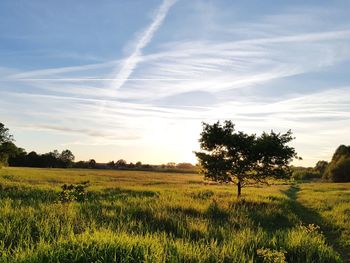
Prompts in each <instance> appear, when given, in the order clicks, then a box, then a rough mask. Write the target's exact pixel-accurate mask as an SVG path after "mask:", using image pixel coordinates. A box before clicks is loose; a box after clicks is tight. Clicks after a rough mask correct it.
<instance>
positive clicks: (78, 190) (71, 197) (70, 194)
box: [59, 182, 89, 203]
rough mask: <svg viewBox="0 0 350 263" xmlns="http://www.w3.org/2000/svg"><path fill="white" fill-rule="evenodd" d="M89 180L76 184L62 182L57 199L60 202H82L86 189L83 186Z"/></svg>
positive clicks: (85, 185) (84, 198)
mask: <svg viewBox="0 0 350 263" xmlns="http://www.w3.org/2000/svg"><path fill="white" fill-rule="evenodd" d="M88 184H89V182H82V183H80V184H77V185H73V184H70V185H67V184H64V185H62V186H61V188H62V191H61V193H60V196H59V200H60V201H61V202H62V203H68V202H72V201H77V202H83V201H85V200H86V190H85V188H86V187H88Z"/></svg>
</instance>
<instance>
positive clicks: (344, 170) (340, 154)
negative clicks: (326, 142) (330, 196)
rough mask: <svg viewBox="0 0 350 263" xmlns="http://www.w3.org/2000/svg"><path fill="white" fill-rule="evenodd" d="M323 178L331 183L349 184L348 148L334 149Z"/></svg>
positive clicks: (349, 163) (349, 151)
mask: <svg viewBox="0 0 350 263" xmlns="http://www.w3.org/2000/svg"><path fill="white" fill-rule="evenodd" d="M323 178H324V179H326V180H329V181H332V182H350V146H345V145H340V146H339V147H338V148H337V149H336V151H335V153H334V154H333V157H332V160H331V162H330V163H329V164H328V165H327V168H326V171H325V172H324V174H323Z"/></svg>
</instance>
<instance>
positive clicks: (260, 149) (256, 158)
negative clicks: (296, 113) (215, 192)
mask: <svg viewBox="0 0 350 263" xmlns="http://www.w3.org/2000/svg"><path fill="white" fill-rule="evenodd" d="M293 139H294V138H293V137H292V132H291V131H288V132H287V133H285V134H281V133H275V132H273V131H271V132H270V133H266V132H264V133H263V134H262V135H261V136H256V135H255V134H252V135H248V134H246V133H244V132H237V131H235V129H234V124H233V123H232V122H231V121H225V122H224V124H223V125H222V124H221V123H220V122H219V121H218V122H216V123H214V124H212V125H210V124H207V123H203V131H202V133H201V136H200V139H199V143H200V147H201V149H202V151H199V152H195V154H196V156H197V158H198V160H199V162H200V165H201V167H202V173H203V174H204V176H205V177H206V178H208V179H211V180H214V181H218V182H225V183H231V182H233V183H235V184H237V196H238V197H240V196H241V188H242V187H243V186H244V185H246V184H248V183H251V182H265V180H264V179H266V178H267V177H280V178H282V177H287V176H290V175H291V169H290V167H289V164H290V162H291V161H292V160H293V158H298V157H297V154H296V152H295V149H294V148H293V147H290V146H288V145H287V144H288V143H289V142H290V141H292V140H293Z"/></svg>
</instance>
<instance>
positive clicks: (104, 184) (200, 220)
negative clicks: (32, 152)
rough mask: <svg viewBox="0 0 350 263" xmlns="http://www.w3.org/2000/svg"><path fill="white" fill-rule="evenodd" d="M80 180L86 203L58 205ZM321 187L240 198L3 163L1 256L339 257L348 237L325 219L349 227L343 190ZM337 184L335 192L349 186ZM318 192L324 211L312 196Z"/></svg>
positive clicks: (222, 190) (203, 188)
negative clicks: (335, 234) (63, 191)
mask: <svg viewBox="0 0 350 263" xmlns="http://www.w3.org/2000/svg"><path fill="white" fill-rule="evenodd" d="M82 181H90V185H91V186H90V187H88V188H87V191H88V194H87V200H86V201H84V202H81V203H79V202H68V203H61V202H60V201H59V192H60V186H61V185H62V184H64V183H67V184H70V183H79V182H82ZM318 185H321V186H318ZM323 186H324V185H322V184H307V185H306V184H305V185H301V186H300V187H298V188H296V187H294V186H292V185H286V184H283V185H282V184H277V185H273V186H271V187H255V188H253V187H250V188H245V189H244V191H243V194H244V199H243V200H237V199H236V198H235V197H234V196H235V188H234V187H233V186H230V185H206V184H204V183H203V181H202V178H201V177H200V176H198V175H195V174H174V173H170V174H166V173H158V172H157V173H151V172H149V173H147V172H135V171H101V170H60V169H28V168H6V169H2V170H0V262H283V261H287V262H342V261H343V259H344V258H345V257H344V251H346V246H348V245H349V244H348V243H347V241H346V240H347V237H348V236H347V234H344V235H343V236H342V235H339V237H340V236H341V238H343V239H339V240H342V242H340V243H341V244H342V246H343V247H341V245H340V243H339V244H338V243H337V244H336V243H335V242H336V241H335V240H331V239H329V238H328V236H327V235H326V234H325V233H324V232H323V231H324V230H328V228H327V229H323V227H324V226H325V224H324V223H323V222H324V220H327V218H330V217H331V214H332V215H333V216H336V217H337V220H336V221H335V222H334V228H335V229H338V228H342V229H347V230H346V231H348V230H349V229H350V227H349V225H348V222H347V221H346V219H344V220H343V221H342V219H341V217H342V216H343V217H344V218H346V216H347V211H348V210H347V208H346V200H347V202H348V201H349V198H350V196H349V195H347V194H344V195H343V196H342V197H341V198H340V199H337V197H336V196H335V195H334V193H333V190H332V189H333V188H332V187H331V186H329V187H328V186H324V188H322V187H323ZM342 187H343V189H342V190H339V189H338V188H337V190H334V191H340V192H341V193H348V191H350V185H348V184H343V185H342ZM321 188H322V189H324V192H323V193H322V196H323V197H324V198H327V197H326V196H327V195H328V194H329V196H330V198H334V200H333V199H331V200H333V201H332V204H330V207H331V210H329V209H328V210H324V207H323V206H322V203H323V201H322V200H321V199H320V197H319V195H317V194H315V193H314V190H315V189H321ZM327 189H331V190H330V191H329V192H328V190H327ZM308 196H310V198H308ZM312 200H315V202H313V201H312ZM339 200H342V201H339ZM341 203H343V205H341ZM343 206H344V207H343ZM308 211H320V212H319V214H318V212H317V213H316V212H313V213H311V212H310V213H307V212H308ZM329 213H330V214H329ZM309 214H311V218H310V217H309V216H308V215H309ZM312 216H315V217H316V219H317V220H320V222H318V223H320V225H321V226H320V227H321V228H320V229H319V228H318V227H317V226H315V225H309V224H311V223H312V222H311V221H313V220H314V218H313V217H312ZM316 219H315V220H316ZM321 219H322V220H323V221H322V220H321ZM315 220H314V221H315ZM317 220H316V221H317ZM309 221H310V222H309ZM321 221H322V222H321ZM321 223H322V224H321ZM346 231H345V232H346ZM342 233H343V232H342ZM341 249H343V250H341Z"/></svg>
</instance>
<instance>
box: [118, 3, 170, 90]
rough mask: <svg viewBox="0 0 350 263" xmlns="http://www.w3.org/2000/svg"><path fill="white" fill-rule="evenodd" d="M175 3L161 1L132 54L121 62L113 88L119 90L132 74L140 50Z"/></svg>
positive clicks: (137, 61) (139, 57) (138, 60)
mask: <svg viewBox="0 0 350 263" xmlns="http://www.w3.org/2000/svg"><path fill="white" fill-rule="evenodd" d="M175 2H176V0H164V1H163V3H162V5H161V6H160V7H159V9H158V10H157V12H156V13H155V16H154V17H153V20H152V23H151V24H150V25H149V26H148V27H147V28H146V30H145V31H143V32H142V33H141V34H140V36H139V38H138V39H137V40H136V44H135V48H134V50H133V52H132V53H131V54H130V55H129V56H128V57H127V58H126V59H125V60H124V61H123V62H122V65H121V67H120V69H119V71H118V73H117V75H116V78H115V79H116V80H115V82H114V83H113V86H114V88H116V89H119V88H120V87H121V86H123V84H124V83H125V82H126V81H127V79H128V78H129V76H130V75H131V74H132V72H133V70H134V69H135V67H136V66H137V64H138V63H139V62H140V61H141V55H142V49H143V48H145V47H146V46H147V45H148V43H149V42H150V41H151V40H152V38H153V35H154V34H155V33H156V31H157V30H158V28H159V27H160V26H161V25H162V23H163V21H164V19H165V17H166V15H167V13H168V11H169V9H170V8H171V6H172V5H173V4H174V3H175Z"/></svg>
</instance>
